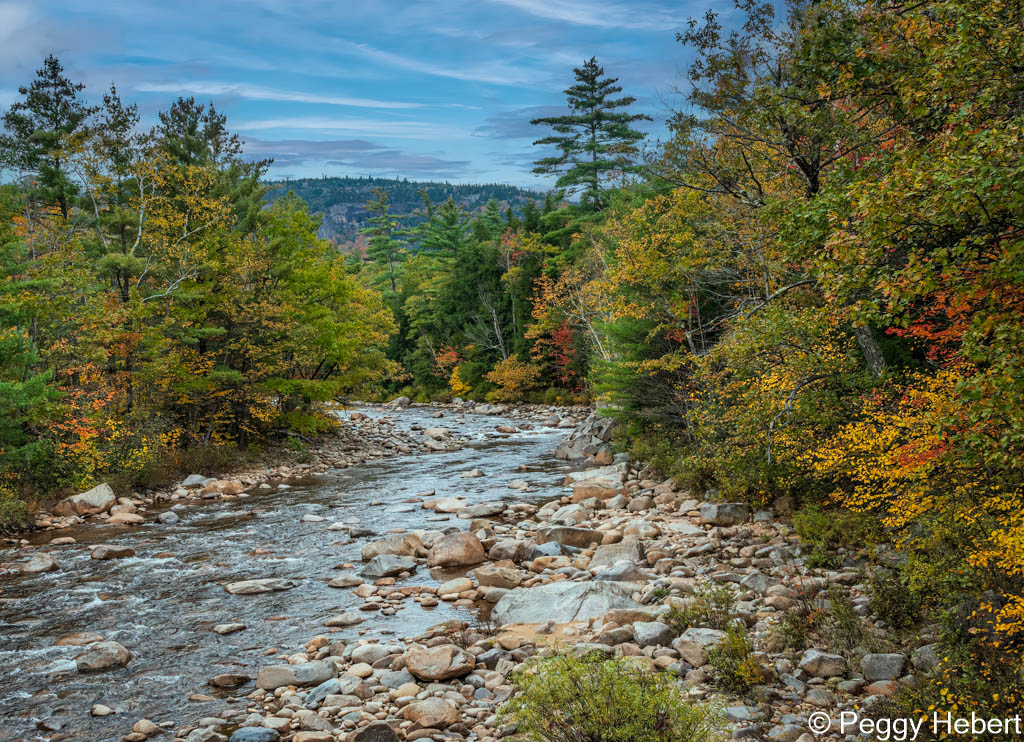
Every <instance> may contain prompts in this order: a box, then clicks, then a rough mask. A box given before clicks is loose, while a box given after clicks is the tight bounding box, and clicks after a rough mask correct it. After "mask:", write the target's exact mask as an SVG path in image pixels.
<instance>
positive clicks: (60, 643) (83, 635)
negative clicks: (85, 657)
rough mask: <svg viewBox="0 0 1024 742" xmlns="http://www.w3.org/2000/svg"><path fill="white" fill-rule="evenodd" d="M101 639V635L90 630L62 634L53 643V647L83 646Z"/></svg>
mask: <svg viewBox="0 0 1024 742" xmlns="http://www.w3.org/2000/svg"><path fill="white" fill-rule="evenodd" d="M101 641H103V637H102V636H100V635H99V634H96V633H93V632H91V631H83V632H80V633H75V634H64V636H62V637H60V638H59V639H57V641H55V642H54V643H53V646H55V647H84V646H86V645H88V644H95V643H96V642H101Z"/></svg>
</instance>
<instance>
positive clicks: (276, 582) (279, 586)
mask: <svg viewBox="0 0 1024 742" xmlns="http://www.w3.org/2000/svg"><path fill="white" fill-rule="evenodd" d="M298 584H299V582H298V580H286V579H282V578H280V577H261V578H259V579H256V580H242V581H240V582H229V583H228V584H227V585H225V586H224V589H225V590H226V591H227V592H229V593H231V594H232V595H259V594H260V593H274V592H278V591H279V590H291V589H292V588H293V587H295V586H296V585H298Z"/></svg>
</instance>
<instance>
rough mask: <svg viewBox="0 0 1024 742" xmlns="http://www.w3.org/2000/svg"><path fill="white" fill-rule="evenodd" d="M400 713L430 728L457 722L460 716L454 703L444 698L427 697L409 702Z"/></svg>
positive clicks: (444, 726) (440, 727) (447, 725)
mask: <svg viewBox="0 0 1024 742" xmlns="http://www.w3.org/2000/svg"><path fill="white" fill-rule="evenodd" d="M402 715H403V716H404V717H405V718H406V719H408V720H409V721H412V722H414V723H416V724H419V725H420V726H421V727H430V728H431V729H444V728H446V727H449V726H451V725H452V724H458V723H459V721H460V720H461V718H462V717H461V716H460V715H459V710H458V709H457V708H456V707H455V704H453V703H452V702H451V701H448V700H446V699H444V698H427V699H425V700H423V701H417V702H416V703H410V704H409V705H408V706H406V707H405V709H404V710H403V714H402Z"/></svg>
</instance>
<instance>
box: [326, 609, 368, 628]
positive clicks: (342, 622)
mask: <svg viewBox="0 0 1024 742" xmlns="http://www.w3.org/2000/svg"><path fill="white" fill-rule="evenodd" d="M362 621H363V617H362V616H360V615H359V614H358V613H356V612H355V611H346V612H344V613H339V614H338V615H337V616H333V617H331V618H328V619H327V620H326V621H324V626H330V627H333V628H339V627H343V626H354V625H355V624H357V623H362Z"/></svg>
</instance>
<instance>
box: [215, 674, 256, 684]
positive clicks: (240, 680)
mask: <svg viewBox="0 0 1024 742" xmlns="http://www.w3.org/2000/svg"><path fill="white" fill-rule="evenodd" d="M250 680H252V678H250V677H249V676H248V675H244V674H242V673H240V672H225V673H221V674H220V675H214V676H213V677H212V678H210V685H212V686H213V687H215V688H237V687H238V686H240V685H245V684H246V683H248V682H249V681H250Z"/></svg>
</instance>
